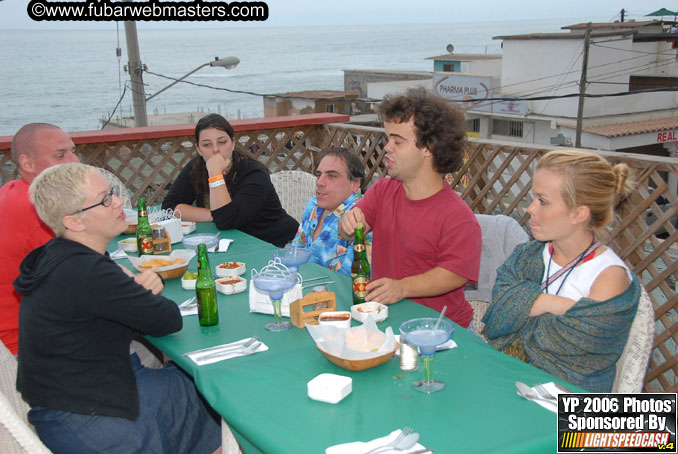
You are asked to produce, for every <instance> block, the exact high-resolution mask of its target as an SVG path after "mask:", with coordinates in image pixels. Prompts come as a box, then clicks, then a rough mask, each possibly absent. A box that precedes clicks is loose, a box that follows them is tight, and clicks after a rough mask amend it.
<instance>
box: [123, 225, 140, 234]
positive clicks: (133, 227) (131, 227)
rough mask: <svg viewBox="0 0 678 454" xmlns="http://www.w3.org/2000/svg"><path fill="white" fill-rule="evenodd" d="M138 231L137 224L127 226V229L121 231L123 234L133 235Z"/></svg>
mask: <svg viewBox="0 0 678 454" xmlns="http://www.w3.org/2000/svg"><path fill="white" fill-rule="evenodd" d="M135 233H137V225H136V224H130V225H128V226H127V230H125V231H124V232H122V233H121V235H132V234H135Z"/></svg>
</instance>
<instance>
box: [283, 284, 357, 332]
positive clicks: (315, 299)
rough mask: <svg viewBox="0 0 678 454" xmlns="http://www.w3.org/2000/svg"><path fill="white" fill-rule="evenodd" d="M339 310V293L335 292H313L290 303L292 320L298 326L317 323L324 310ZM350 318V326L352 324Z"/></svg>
mask: <svg viewBox="0 0 678 454" xmlns="http://www.w3.org/2000/svg"><path fill="white" fill-rule="evenodd" d="M336 310H337V295H336V293H334V292H313V293H309V294H308V295H306V296H304V297H303V298H301V299H298V300H296V301H293V302H292V303H291V304H290V322H292V324H293V325H294V326H296V327H297V328H303V327H305V326H306V325H307V324H308V325H317V324H318V317H319V316H320V314H322V313H323V312H328V311H336ZM350 323H351V322H350V320H349V326H350Z"/></svg>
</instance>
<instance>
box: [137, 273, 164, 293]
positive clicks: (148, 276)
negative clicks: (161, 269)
mask: <svg viewBox="0 0 678 454" xmlns="http://www.w3.org/2000/svg"><path fill="white" fill-rule="evenodd" d="M134 281H135V282H136V283H137V284H139V285H141V286H142V287H143V288H145V289H146V290H150V291H151V292H152V293H153V294H154V295H159V294H160V293H161V292H162V289H163V288H164V285H163V283H162V279H160V276H158V274H157V273H156V272H155V271H152V270H144V271H142V272H141V273H139V274H136V275H134Z"/></svg>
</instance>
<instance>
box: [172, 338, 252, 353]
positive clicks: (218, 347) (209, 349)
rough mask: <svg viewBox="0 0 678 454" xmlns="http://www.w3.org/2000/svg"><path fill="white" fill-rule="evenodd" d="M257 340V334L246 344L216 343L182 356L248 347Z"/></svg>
mask: <svg viewBox="0 0 678 454" xmlns="http://www.w3.org/2000/svg"><path fill="white" fill-rule="evenodd" d="M255 340H257V336H254V337H251V338H249V339H248V340H247V342H245V343H244V344H241V345H231V344H226V345H215V346H214V347H207V348H201V349H200V350H193V351H192V352H186V353H182V354H181V356H188V355H192V354H194V353H209V352H216V351H219V352H221V351H228V350H231V349H238V348H247V347H249V346H250V345H252V344H253V343H254V341H255Z"/></svg>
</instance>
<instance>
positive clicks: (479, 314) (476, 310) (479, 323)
mask: <svg viewBox="0 0 678 454" xmlns="http://www.w3.org/2000/svg"><path fill="white" fill-rule="evenodd" d="M469 303H470V304H471V307H472V308H473V319H472V321H473V329H475V330H476V334H478V337H480V338H481V339H482V340H484V341H485V342H487V337H485V334H484V333H483V331H484V330H485V324H484V323H483V316H484V315H485V312H487V308H488V307H490V303H488V302H487V301H474V300H472V301H469Z"/></svg>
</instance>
